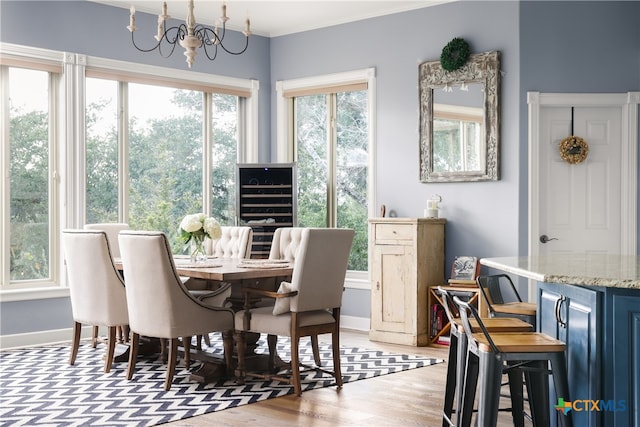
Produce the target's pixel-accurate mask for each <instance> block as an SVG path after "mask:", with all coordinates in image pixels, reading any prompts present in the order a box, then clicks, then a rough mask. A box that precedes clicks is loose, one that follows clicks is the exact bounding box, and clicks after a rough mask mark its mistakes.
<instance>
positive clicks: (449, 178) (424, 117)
mask: <svg viewBox="0 0 640 427" xmlns="http://www.w3.org/2000/svg"><path fill="white" fill-rule="evenodd" d="M418 71H419V73H418V74H419V77H418V78H419V91H420V181H421V182H463V181H497V180H499V179H500V150H499V148H500V145H499V142H500V52H499V51H493V52H485V53H478V54H473V55H471V56H470V57H469V61H468V62H467V63H466V64H465V65H464V66H462V67H461V68H459V69H458V70H455V71H446V70H444V69H443V68H442V65H441V64H440V61H429V62H423V63H421V64H420V66H419V68H418ZM463 82H464V83H482V84H484V126H485V129H486V136H485V150H486V152H485V170H483V171H467V172H434V171H433V141H432V140H433V91H434V90H436V89H442V88H444V86H446V85H453V84H460V83H463Z"/></svg>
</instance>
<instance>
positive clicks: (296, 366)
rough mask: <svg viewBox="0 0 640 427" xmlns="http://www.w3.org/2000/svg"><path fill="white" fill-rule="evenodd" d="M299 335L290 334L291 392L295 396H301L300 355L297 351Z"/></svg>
mask: <svg viewBox="0 0 640 427" xmlns="http://www.w3.org/2000/svg"><path fill="white" fill-rule="evenodd" d="M299 345H300V337H298V336H297V334H291V377H292V380H293V381H292V382H293V392H294V393H295V395H296V396H302V386H301V384H300V355H299V353H298V351H299V348H298V347H299Z"/></svg>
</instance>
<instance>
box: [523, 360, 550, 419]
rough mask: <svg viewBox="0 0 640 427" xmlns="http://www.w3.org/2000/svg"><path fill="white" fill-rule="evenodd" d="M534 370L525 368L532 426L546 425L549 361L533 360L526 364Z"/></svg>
mask: <svg viewBox="0 0 640 427" xmlns="http://www.w3.org/2000/svg"><path fill="white" fill-rule="evenodd" d="M527 365H528V366H529V367H530V368H532V369H535V370H534V371H531V370H526V371H525V379H526V382H527V393H528V394H529V407H530V408H531V418H532V419H533V425H534V426H548V425H549V423H550V418H549V416H550V408H552V407H553V406H550V401H549V373H548V368H549V362H548V361H547V360H535V361H531V362H529V363H528V364H527Z"/></svg>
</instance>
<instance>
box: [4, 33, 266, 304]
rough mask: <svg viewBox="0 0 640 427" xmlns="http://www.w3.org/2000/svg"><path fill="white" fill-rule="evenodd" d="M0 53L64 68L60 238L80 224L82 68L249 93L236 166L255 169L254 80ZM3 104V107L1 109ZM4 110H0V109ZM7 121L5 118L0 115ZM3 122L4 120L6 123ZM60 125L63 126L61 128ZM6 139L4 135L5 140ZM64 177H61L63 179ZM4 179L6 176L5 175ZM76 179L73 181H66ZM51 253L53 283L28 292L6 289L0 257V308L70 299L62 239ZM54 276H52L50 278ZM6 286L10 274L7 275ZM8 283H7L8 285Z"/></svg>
mask: <svg viewBox="0 0 640 427" xmlns="http://www.w3.org/2000/svg"><path fill="white" fill-rule="evenodd" d="M0 53H3V54H7V55H12V56H16V57H22V58H25V59H35V60H41V61H42V60H44V61H48V62H52V63H58V64H62V66H63V73H62V75H61V82H60V87H59V89H58V90H59V93H60V98H59V102H58V103H57V105H56V108H58V114H57V115H58V122H57V123H56V129H57V137H58V138H59V140H58V142H57V146H56V147H54V150H55V151H54V152H53V153H52V155H54V154H55V159H54V160H55V163H56V165H54V166H53V167H52V169H51V172H52V184H53V185H54V186H55V187H56V193H57V194H56V195H55V200H53V206H52V210H51V221H52V224H53V226H52V233H55V236H58V235H59V232H60V230H62V229H64V228H69V227H79V226H81V225H82V222H83V220H82V218H84V209H85V207H84V197H85V196H84V194H85V193H84V185H85V184H84V183H85V179H84V173H85V171H84V169H85V168H84V154H82V155H80V153H84V144H85V140H84V94H85V71H86V67H88V66H90V67H95V68H101V69H104V70H112V71H114V72H115V71H117V72H119V73H132V74H137V75H141V74H148V75H150V76H156V77H164V78H168V79H177V80H181V81H193V82H194V83H199V84H210V85H212V86H217V87H226V88H230V89H242V90H248V91H249V92H250V95H249V96H248V97H246V98H243V99H244V101H243V102H241V105H240V108H242V109H243V110H244V111H245V112H246V116H245V120H242V121H241V123H240V126H239V127H240V129H239V132H240V133H241V134H240V135H239V138H240V140H241V141H242V143H241V144H240V147H238V157H239V158H238V162H239V163H254V162H257V161H258V157H259V147H258V133H259V132H258V124H259V122H258V111H259V99H258V92H259V88H260V85H259V81H258V80H255V79H241V78H236V77H226V76H218V75H212V74H205V73H198V72H193V71H184V70H176V69H171V68H164V67H158V66H153V65H145V64H137V63H132V62H125V61H118V60H112V59H106V58H99V57H94V56H85V55H80V54H75V53H68V52H60V51H55V50H49V49H40V48H33V47H29V46H20V45H15V44H11V43H0ZM2 104H4V103H2ZM0 107H1V108H5V106H4V105H0ZM4 116H7V115H4ZM4 116H3V117H4ZM62 124H64V125H62ZM2 128H3V129H7V131H6V132H4V131H3V132H2V134H1V135H0V136H1V138H2V147H3V149H2V151H0V164H2V166H3V170H6V171H8V170H9V168H8V162H9V151H8V148H5V147H8V144H6V140H7V139H8V126H7V125H5V126H2ZM5 133H6V135H5ZM61 171H64V174H63V173H61ZM7 173H8V172H7ZM70 177H74V179H70ZM3 178H4V179H3V184H2V185H3V194H4V191H5V190H8V185H9V184H8V183H9V180H8V179H7V177H6V176H5V177H3ZM52 197H54V196H53V194H52ZM4 199H5V198H4V197H3V198H2V200H0V204H1V208H2V215H0V217H1V218H2V221H0V229H1V230H2V234H3V235H8V234H6V233H8V230H9V226H10V218H9V215H5V214H4V212H8V209H9V206H7V202H6V201H5V200H4ZM53 242H55V243H54V247H55V250H52V251H51V253H52V256H51V266H50V269H51V272H52V274H51V277H52V279H53V281H47V282H46V285H45V284H44V283H43V286H37V285H33V284H30V285H29V287H26V286H27V285H25V286H24V287H22V286H15V287H12V288H10V289H7V288H6V285H5V283H4V282H5V272H8V271H9V253H8V252H7V253H4V252H5V251H0V253H2V259H0V266H1V267H2V283H1V286H0V302H8V301H22V300H34V299H46V298H60V297H67V296H68V295H69V289H68V287H67V286H66V285H65V284H66V274H65V267H64V264H63V263H64V259H63V257H62V256H60V254H61V251H62V247H61V243H60V239H59V238H58V237H56V238H55V239H53ZM54 274H55V275H54ZM6 276H7V277H6V279H7V281H8V273H7V274H6ZM7 283H8V282H7Z"/></svg>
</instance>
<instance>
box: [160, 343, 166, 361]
mask: <svg viewBox="0 0 640 427" xmlns="http://www.w3.org/2000/svg"><path fill="white" fill-rule="evenodd" d="M160 360H162V363H167V339H166V338H160Z"/></svg>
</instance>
